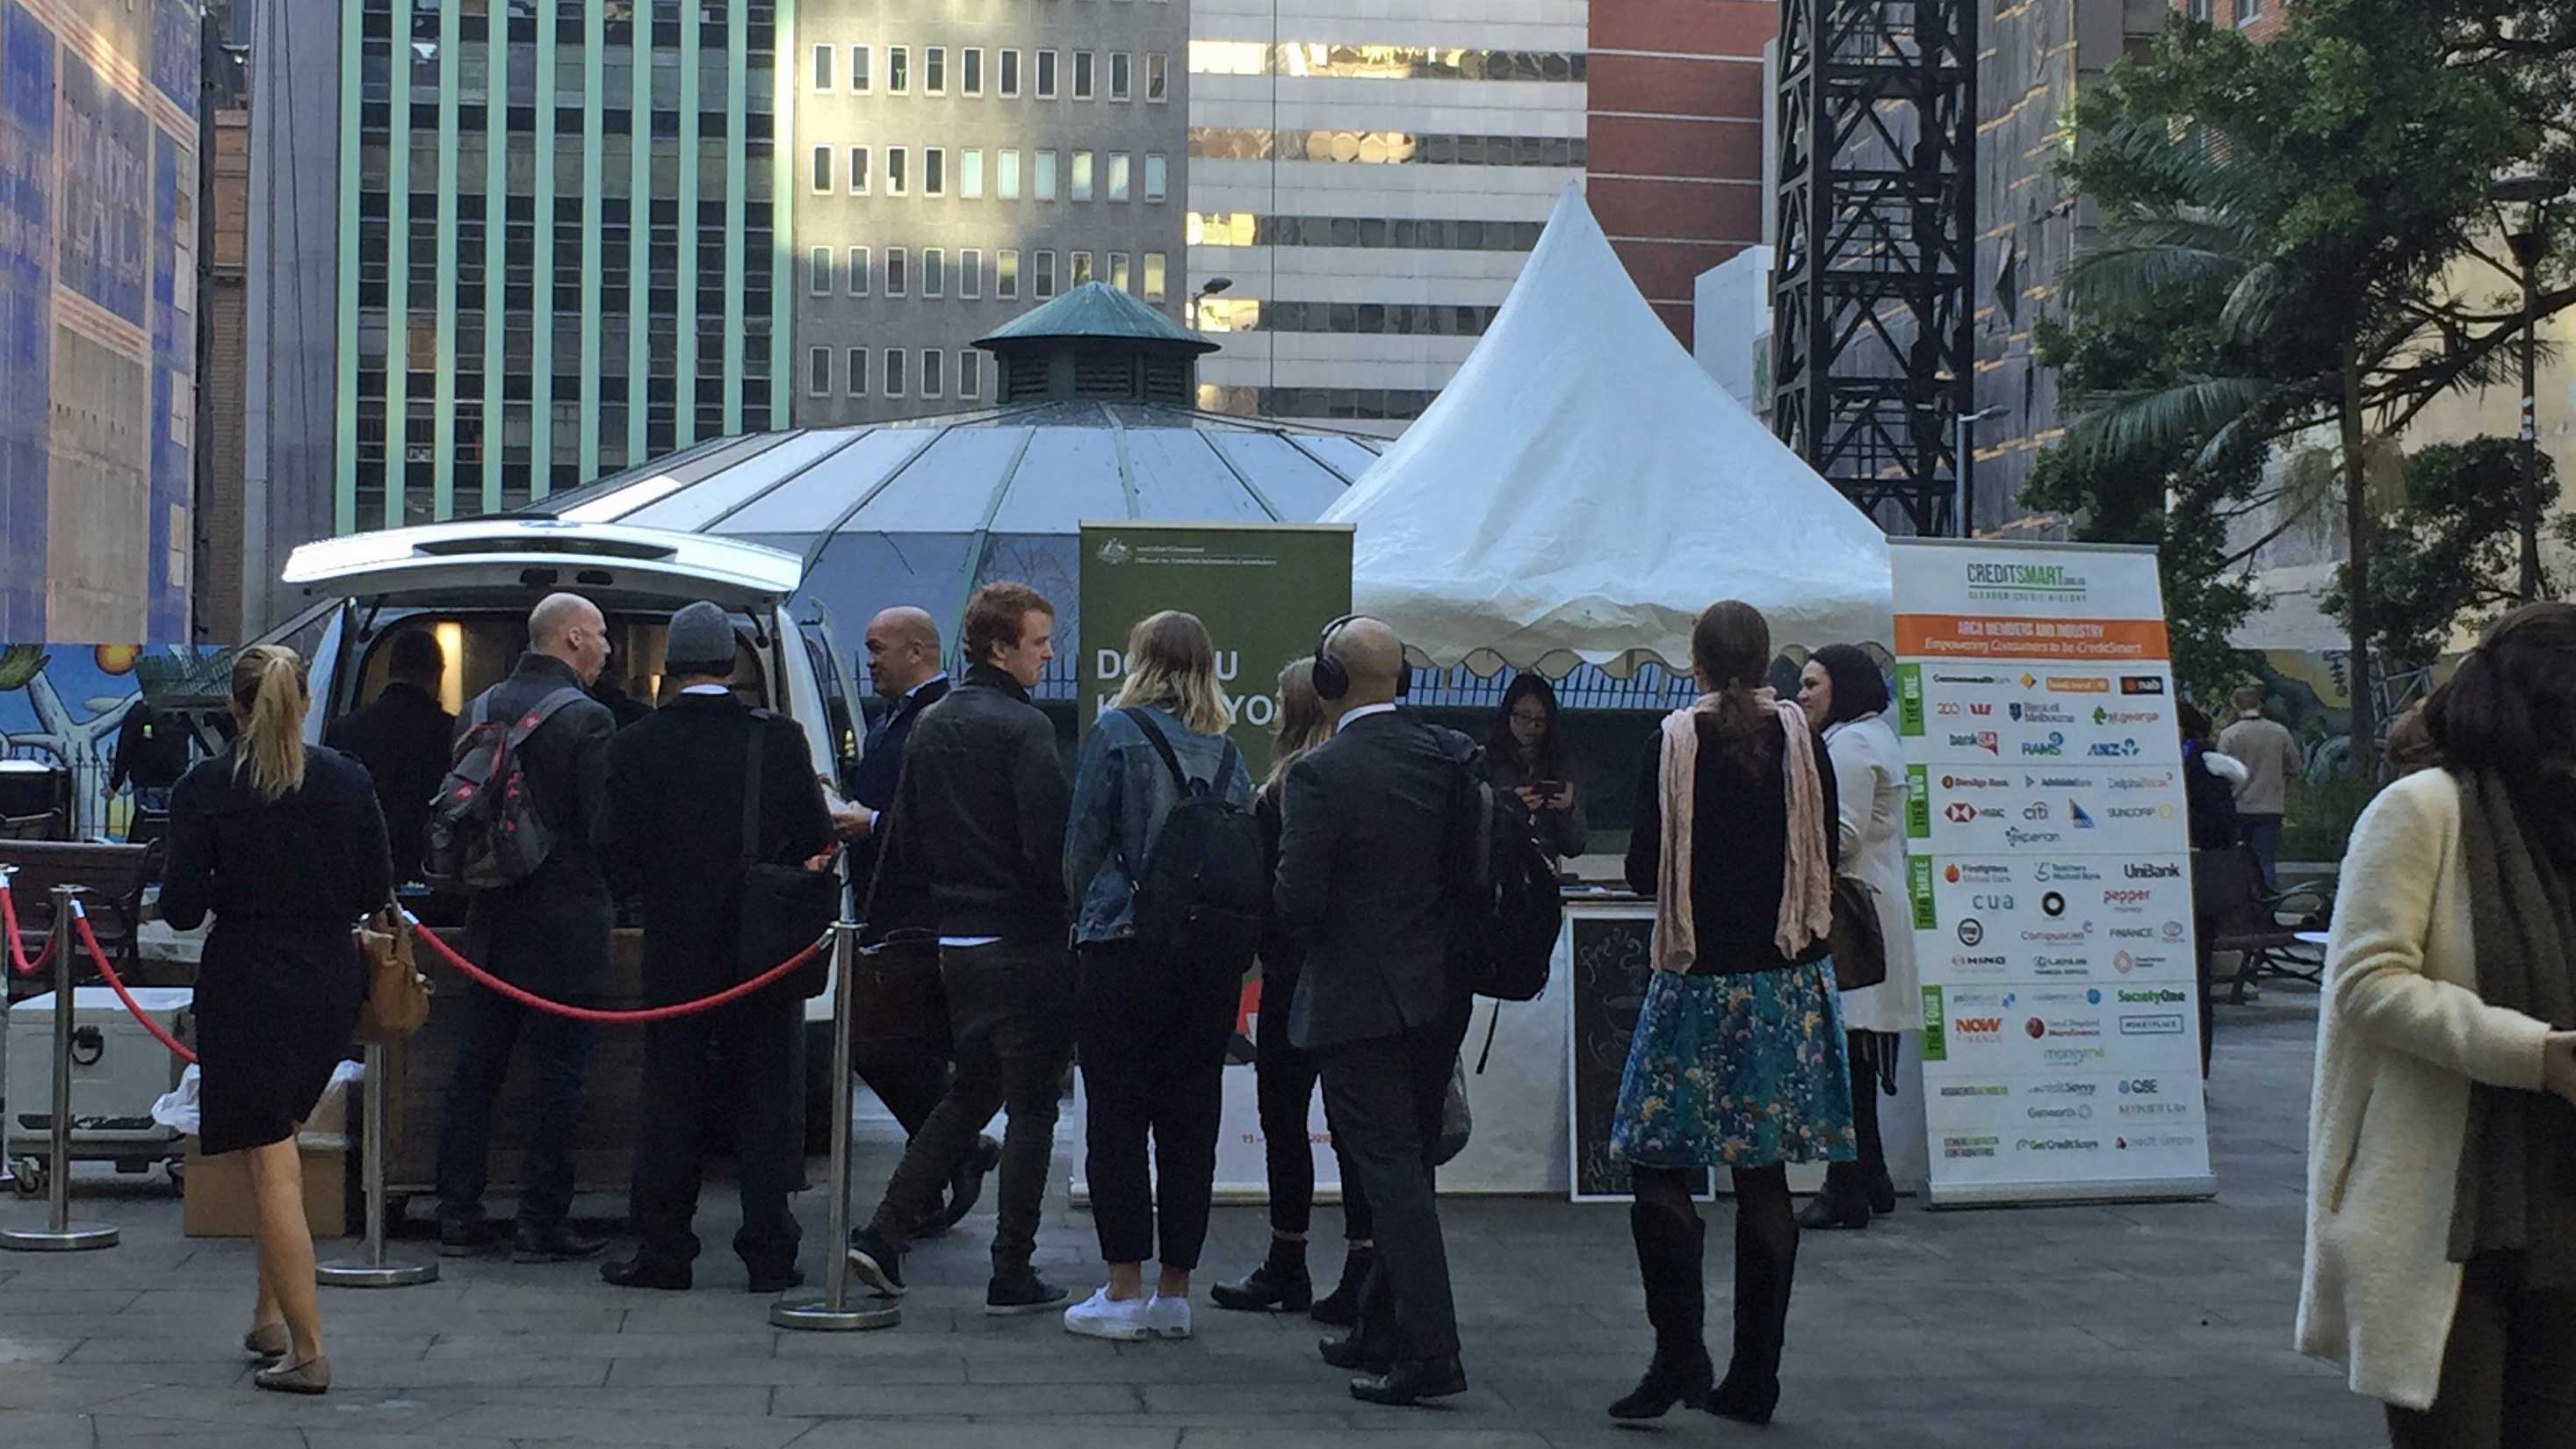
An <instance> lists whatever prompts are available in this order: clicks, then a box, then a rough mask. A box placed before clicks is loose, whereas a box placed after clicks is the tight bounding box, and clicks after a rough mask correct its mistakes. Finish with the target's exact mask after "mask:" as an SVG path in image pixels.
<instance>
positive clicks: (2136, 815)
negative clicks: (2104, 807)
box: [2109, 805, 2173, 820]
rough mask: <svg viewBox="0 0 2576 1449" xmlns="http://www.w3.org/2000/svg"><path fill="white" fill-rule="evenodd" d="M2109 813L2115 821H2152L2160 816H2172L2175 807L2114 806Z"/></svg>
mask: <svg viewBox="0 0 2576 1449" xmlns="http://www.w3.org/2000/svg"><path fill="white" fill-rule="evenodd" d="M2109 813H2110V816H2111V818H2112V819H2114V820H2152V819H2154V818H2155V817H2157V816H2159V815H2164V816H2171V815H2172V814H2173V807H2172V806H2171V805H2114V806H2112V807H2111V809H2110V812H2109Z"/></svg>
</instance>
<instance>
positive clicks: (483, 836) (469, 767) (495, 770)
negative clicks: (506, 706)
mask: <svg viewBox="0 0 2576 1449" xmlns="http://www.w3.org/2000/svg"><path fill="white" fill-rule="evenodd" d="M587 698H589V696H588V695H586V694H584V693H582V691H580V690H579V689H576V688H574V687H573V686H571V685H565V686H564V687H563V688H561V689H558V690H555V691H554V692H553V693H551V694H548V695H547V696H546V697H545V698H543V699H540V700H538V701H537V703H536V707H535V708H533V709H530V710H529V711H528V712H527V713H525V714H523V715H520V716H519V717H518V718H516V719H513V720H508V721H495V720H493V719H492V718H491V713H492V696H491V694H490V693H489V692H488V691H487V692H485V693H483V694H480V695H477V696H476V697H475V700H474V704H473V712H472V713H471V714H470V715H468V716H467V718H466V721H465V730H464V732H463V733H461V734H459V735H458V736H457V737H456V749H455V752H454V754H453V755H451V756H450V763H449V764H448V767H447V776H446V778H445V779H442V780H440V781H439V782H438V795H437V798H435V799H433V800H431V801H430V803H429V850H428V853H427V854H426V855H424V856H423V857H422V860H421V867H420V874H421V878H422V879H423V880H425V881H427V882H428V883H429V884H430V885H431V886H432V887H433V888H435V889H438V890H442V891H488V890H497V889H499V888H501V887H503V886H512V885H517V884H518V883H520V882H521V881H524V880H526V879H527V878H528V877H530V876H532V875H534V874H536V873H537V867H538V866H541V865H543V864H545V862H546V855H547V854H548V852H549V851H550V850H551V849H552V848H553V844H554V842H553V838H552V835H551V833H550V832H549V831H548V829H547V828H546V822H545V821H544V820H543V819H542V818H541V817H539V815H538V814H537V802H536V799H535V798H534V797H533V796H532V795H531V794H530V793H529V790H528V777H527V774H526V772H525V771H524V770H522V769H521V767H520V760H519V751H520V749H521V748H522V747H524V746H525V745H526V744H527V743H528V737H529V736H530V735H533V734H535V733H536V732H537V729H538V727H539V726H541V725H543V724H544V723H545V722H546V721H547V720H549V719H552V718H553V717H554V714H555V711H557V710H559V709H562V708H563V707H564V706H565V705H568V704H572V703H574V702H575V701H578V700H582V699H587Z"/></svg>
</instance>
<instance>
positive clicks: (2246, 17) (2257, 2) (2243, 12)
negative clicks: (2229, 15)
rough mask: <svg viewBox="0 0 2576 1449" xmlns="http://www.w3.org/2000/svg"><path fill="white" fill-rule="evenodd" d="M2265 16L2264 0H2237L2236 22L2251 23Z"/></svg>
mask: <svg viewBox="0 0 2576 1449" xmlns="http://www.w3.org/2000/svg"><path fill="white" fill-rule="evenodd" d="M2262 18H2263V0H2236V23H2237V24H2238V25H2251V24H2253V23H2254V22H2255V21H2257V20H2260V19H2262Z"/></svg>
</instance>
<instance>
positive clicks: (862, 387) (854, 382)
mask: <svg viewBox="0 0 2576 1449" xmlns="http://www.w3.org/2000/svg"><path fill="white" fill-rule="evenodd" d="M846 361H847V366H846V367H845V368H844V369H843V371H845V372H847V373H848V374H849V375H848V376H847V377H844V378H842V379H841V385H842V387H843V388H844V389H845V390H846V391H848V393H849V394H850V396H852V397H866V396H867V395H868V350H867V349H866V348H864V347H853V348H851V349H850V351H849V354H848V357H847V359H846ZM74 1000H78V998H77V997H75V998H74Z"/></svg>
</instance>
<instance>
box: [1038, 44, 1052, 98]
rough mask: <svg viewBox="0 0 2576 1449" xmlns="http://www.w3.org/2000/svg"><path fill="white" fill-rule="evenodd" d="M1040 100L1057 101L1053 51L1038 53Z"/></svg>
mask: <svg viewBox="0 0 2576 1449" xmlns="http://www.w3.org/2000/svg"><path fill="white" fill-rule="evenodd" d="M1038 99H1039V100H1042V101H1051V100H1054V99H1055V52H1054V51H1052V50H1041V51H1039V52H1038Z"/></svg>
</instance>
